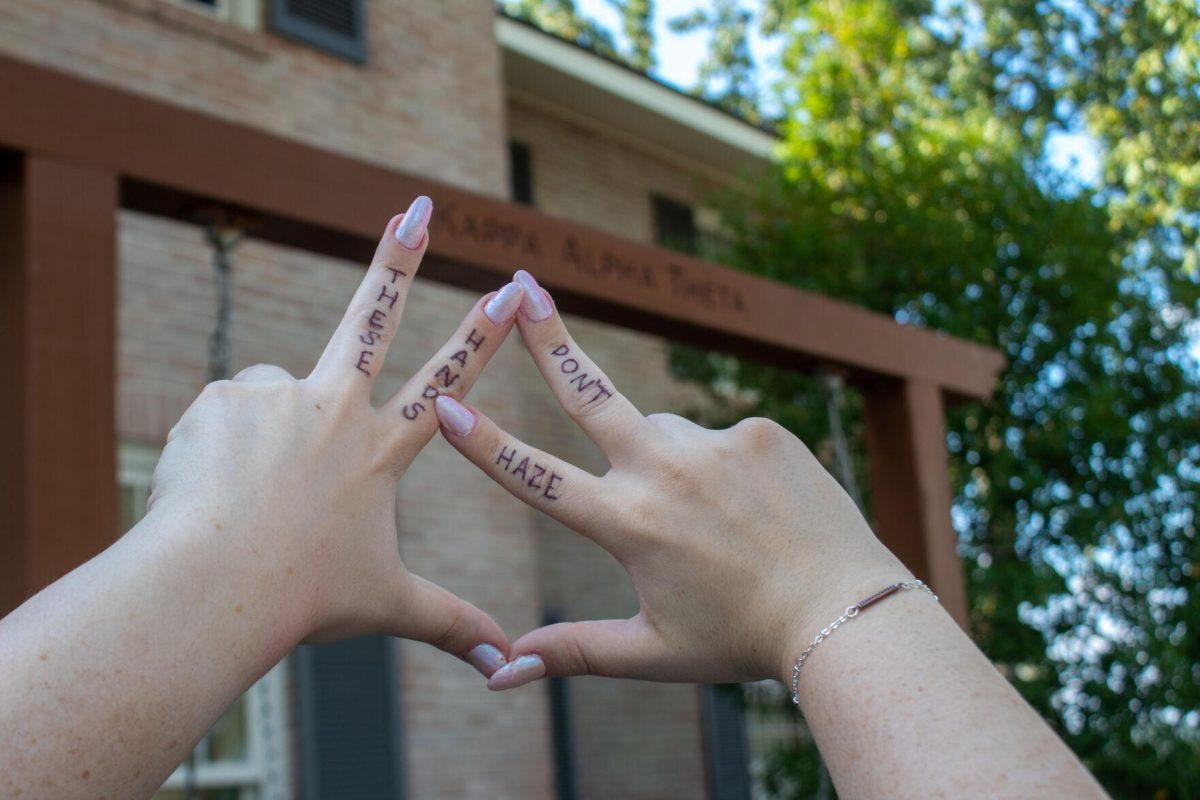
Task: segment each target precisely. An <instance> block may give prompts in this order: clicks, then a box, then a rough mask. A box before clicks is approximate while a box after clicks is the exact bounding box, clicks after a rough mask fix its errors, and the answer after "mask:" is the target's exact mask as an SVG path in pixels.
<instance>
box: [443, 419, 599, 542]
mask: <svg viewBox="0 0 1200 800" xmlns="http://www.w3.org/2000/svg"><path fill="white" fill-rule="evenodd" d="M435 407H436V410H437V417H438V420H439V421H440V422H441V424H442V433H443V435H444V436H445V437H446V441H448V442H450V444H451V445H453V446H454V447H455V449H457V450H458V451H459V452H460V453H462V454H463V455H464V456H466V457H467V460H468V461H470V462H471V463H472V464H474V465H475V466H477V467H479V468H480V469H481V470H483V471H484V472H485V473H487V475H488V476H489V477H490V478H491V479H492V480H494V481H495V482H496V483H498V484H500V485H501V486H503V487H504V488H505V489H507V490H508V492H509V494H511V495H512V496H513V497H516V498H517V499H519V500H523V501H524V502H526V503H528V504H529V505H531V506H533V507H534V508H536V509H539V510H541V511H543V512H545V513H546V514H548V515H549V516H551V517H553V518H554V519H556V520H558V521H559V522H561V523H563V524H564V525H566V526H567V527H569V528H573V529H574V530H577V531H579V532H580V533H582V534H584V535H586V536H591V537H592V538H594V539H596V540H597V541H600V540H601V538H602V537H604V535H605V532H604V531H597V530H594V528H595V526H594V524H593V523H594V521H595V520H596V519H602V518H604V515H603V514H601V513H599V511H600V508H599V507H600V504H601V500H600V498H601V497H603V493H602V492H601V488H600V486H601V479H600V478H597V477H596V476H595V475H591V474H589V473H587V472H584V471H583V470H581V469H579V468H578V467H576V466H573V465H571V464H568V463H567V462H565V461H563V460H562V459H559V458H556V457H554V456H552V455H548V454H547V453H543V452H542V451H541V450H538V449H536V448H533V447H530V446H529V445H527V444H525V443H524V442H522V441H520V440H519V439H516V438H514V437H513V436H511V435H509V434H507V433H505V432H504V431H502V430H500V428H499V427H498V426H497V425H496V423H494V422H492V421H491V420H490V419H488V418H487V417H486V416H484V415H483V414H481V413H480V412H479V411H476V410H475V409H472V408H468V407H467V406H464V405H463V404H462V403H460V402H458V401H457V400H455V399H454V398H452V397H446V396H442V397H439V398H438V399H437V403H436V406H435ZM600 543H601V545H602V546H603V544H604V542H602V541H600Z"/></svg>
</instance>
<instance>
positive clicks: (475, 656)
mask: <svg viewBox="0 0 1200 800" xmlns="http://www.w3.org/2000/svg"><path fill="white" fill-rule="evenodd" d="M465 657H466V660H467V663H468V664H470V665H471V666H472V667H474V668H475V669H477V670H479V674H480V675H482V676H483V677H485V678H490V677H492V674H493V673H495V671H496V670H498V669H500V668H501V667H503V666H504V653H501V652H500V651H499V649H497V648H496V647H495V646H494V645H490V644H480V645H476V646H475V647H473V648H471V651H470V652H469V653H467V655H466V656H465Z"/></svg>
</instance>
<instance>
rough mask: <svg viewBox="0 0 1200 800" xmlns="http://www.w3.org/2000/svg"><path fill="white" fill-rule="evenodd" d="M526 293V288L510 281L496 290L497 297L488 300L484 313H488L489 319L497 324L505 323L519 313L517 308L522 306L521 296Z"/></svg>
mask: <svg viewBox="0 0 1200 800" xmlns="http://www.w3.org/2000/svg"><path fill="white" fill-rule="evenodd" d="M524 295H525V290H524V289H522V288H521V287H520V286H518V285H517V284H515V283H510V284H508V285H506V286H505V287H504V288H503V289H501V290H500V291H498V292H496V296H495V297H493V298H492V299H491V300H488V301H487V305H485V306H484V307H483V313H485V314H487V316H488V319H490V320H491V321H492V322H494V323H495V324H497V325H503V324H504V323H506V322H508V320H509V317H511V316H512V315H513V314H515V313H517V308H518V307H520V305H521V298H522V297H524Z"/></svg>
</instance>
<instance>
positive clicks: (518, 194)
mask: <svg viewBox="0 0 1200 800" xmlns="http://www.w3.org/2000/svg"><path fill="white" fill-rule="evenodd" d="M508 164H509V179H510V181H511V189H512V199H513V202H514V203H520V204H521V205H526V206H531V205H533V156H532V155H531V154H530V152H529V145H527V144H522V143H521V142H509V143H508Z"/></svg>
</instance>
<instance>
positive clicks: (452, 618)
mask: <svg viewBox="0 0 1200 800" xmlns="http://www.w3.org/2000/svg"><path fill="white" fill-rule="evenodd" d="M400 603H401V612H400V615H399V618H400V619H402V620H403V622H402V623H399V624H398V625H396V627H395V628H394V629H393V630H392V631H391V633H392V635H394V636H400V637H402V638H405V639H415V640H417V641H419V642H425V643H426V644H431V645H433V646H434V647H436V648H438V649H439V650H444V651H446V652H447V653H449V654H450V655H452V656H457V657H459V658H461V659H463V660H464V661H466V662H467V663H468V664H470V665H471V666H473V667H474V668H475V669H477V670H478V671H479V672H480V674H482V675H483V677H485V678H489V677H491V676H492V674H493V673H494V672H495V671H496V670H497V669H499V668H500V667H501V666H503V665H504V663H505V657H504V654H505V653H506V652H507V651H508V637H507V636H505V635H504V631H503V630H501V628H500V626H499V625H497V624H496V621H495V620H494V619H492V618H491V617H489V616H488V615H487V614H485V613H484V612H482V611H480V610H479V609H478V608H476V607H475V606H473V605H471V604H470V603H468V602H467V601H466V600H463V599H462V598H461V597H459V596H458V595H456V594H453V593H452V592H448V591H446V590H445V589H443V588H442V587H440V586H438V585H437V584H436V583H433V582H431V581H427V580H425V579H424V578H421V577H418V576H416V575H410V576H409V580H407V581H405V586H404V589H403V590H402V592H401V599H400Z"/></svg>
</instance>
